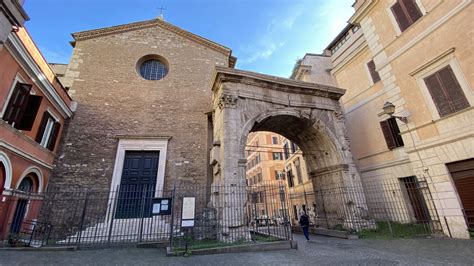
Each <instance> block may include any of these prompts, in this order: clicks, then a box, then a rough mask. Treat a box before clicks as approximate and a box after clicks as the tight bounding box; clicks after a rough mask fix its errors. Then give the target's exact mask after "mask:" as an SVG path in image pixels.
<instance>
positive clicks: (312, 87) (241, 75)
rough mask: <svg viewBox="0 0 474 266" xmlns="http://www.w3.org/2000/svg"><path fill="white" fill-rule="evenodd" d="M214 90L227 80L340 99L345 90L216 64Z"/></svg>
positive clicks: (213, 80)
mask: <svg viewBox="0 0 474 266" xmlns="http://www.w3.org/2000/svg"><path fill="white" fill-rule="evenodd" d="M212 82H213V84H211V86H212V91H216V90H217V89H218V88H220V87H221V85H222V84H223V83H225V82H232V83H240V84H246V85H253V86H258V87H263V88H268V89H273V90H279V91H285V92H290V93H302V94H308V95H314V96H321V97H327V98H330V99H333V100H339V99H340V98H341V97H342V95H344V93H345V90H344V89H340V88H337V87H331V86H326V85H321V84H316V83H309V82H304V81H299V80H293V79H286V78H280V77H275V76H269V75H264V74H259V73H255V72H250V71H244V70H238V69H233V68H227V67H221V66H216V68H215V71H214V77H213V79H212Z"/></svg>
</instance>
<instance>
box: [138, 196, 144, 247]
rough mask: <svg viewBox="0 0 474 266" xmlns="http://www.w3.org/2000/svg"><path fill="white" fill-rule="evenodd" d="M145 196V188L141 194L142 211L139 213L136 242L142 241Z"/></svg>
mask: <svg viewBox="0 0 474 266" xmlns="http://www.w3.org/2000/svg"><path fill="white" fill-rule="evenodd" d="M145 196H146V187H144V188H143V193H142V209H141V211H140V212H141V213H140V217H141V219H140V230H139V233H138V242H142V240H143V220H144V219H145V217H144V216H145Z"/></svg>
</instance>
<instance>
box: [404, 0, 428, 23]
mask: <svg viewBox="0 0 474 266" xmlns="http://www.w3.org/2000/svg"><path fill="white" fill-rule="evenodd" d="M401 4H402V6H403V7H404V8H405V11H406V14H407V15H408V18H409V19H410V25H411V24H413V23H415V21H417V20H418V19H419V18H421V17H422V16H423V14H422V13H421V10H420V8H419V7H418V4H416V2H415V0H401Z"/></svg>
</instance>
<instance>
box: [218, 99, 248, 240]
mask: <svg viewBox="0 0 474 266" xmlns="http://www.w3.org/2000/svg"><path fill="white" fill-rule="evenodd" d="M237 100H238V99H237V96H235V95H232V94H228V93H222V94H221V96H220V97H219V102H218V108H219V111H218V119H216V121H214V123H215V126H214V128H215V129H216V130H217V131H218V132H216V134H215V135H214V136H215V137H217V136H218V137H219V140H220V149H219V151H220V152H219V153H220V156H219V157H220V171H219V172H220V176H219V179H218V180H216V181H217V182H216V181H215V182H214V185H215V186H216V187H215V188H214V189H213V190H214V191H213V192H214V194H216V195H218V196H216V197H213V198H214V201H215V202H214V206H216V207H217V211H218V216H219V223H220V227H221V232H220V235H219V239H220V240H221V241H224V242H236V241H241V240H244V241H248V240H250V232H249V230H248V227H247V223H246V221H245V217H246V215H245V214H246V213H245V211H246V210H245V204H246V201H247V191H246V187H245V165H246V159H242V158H240V156H241V154H240V150H241V149H240V147H239V145H240V136H239V132H240V129H241V127H242V125H241V124H242V122H241V119H240V110H239V109H238V103H237ZM216 201H217V202H216Z"/></svg>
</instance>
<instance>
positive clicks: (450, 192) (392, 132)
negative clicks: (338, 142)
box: [294, 0, 474, 238]
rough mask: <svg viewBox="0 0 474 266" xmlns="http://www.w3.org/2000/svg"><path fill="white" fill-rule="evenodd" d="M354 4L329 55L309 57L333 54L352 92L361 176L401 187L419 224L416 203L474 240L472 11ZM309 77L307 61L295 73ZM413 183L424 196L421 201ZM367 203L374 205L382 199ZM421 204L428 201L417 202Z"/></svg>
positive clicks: (461, 0) (421, 4) (436, 0)
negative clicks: (412, 189)
mask: <svg viewBox="0 0 474 266" xmlns="http://www.w3.org/2000/svg"><path fill="white" fill-rule="evenodd" d="M354 8H355V13H354V15H353V16H352V17H351V18H350V20H349V24H348V26H347V27H346V28H345V29H344V30H343V31H342V32H341V33H340V34H339V35H338V36H337V37H336V38H335V39H334V41H333V42H331V43H330V45H329V46H328V47H327V49H326V51H325V55H311V54H310V55H309V56H310V57H311V56H313V57H327V56H330V59H331V61H332V70H331V71H330V73H331V74H332V76H333V77H334V78H335V80H336V82H337V85H338V86H339V87H341V88H344V89H346V90H347V92H346V94H345V95H344V96H343V98H342V99H341V101H342V103H343V105H344V108H345V112H346V114H345V115H346V119H347V127H348V132H349V137H350V142H351V149H352V152H353V155H354V157H355V159H356V163H357V166H358V168H359V171H360V173H361V177H362V180H363V182H364V183H365V184H368V183H370V182H373V181H378V182H398V183H399V185H400V186H402V187H406V188H407V191H408V193H407V195H405V197H406V199H405V201H406V205H403V206H402V207H401V208H405V209H407V212H406V215H407V216H412V219H414V220H415V221H417V220H418V215H417V211H416V210H415V209H416V208H415V205H419V206H422V205H426V204H431V203H432V204H433V205H434V206H431V207H432V208H430V206H422V207H421V209H424V208H425V209H426V208H429V209H430V211H429V212H430V213H429V216H430V219H432V220H433V221H432V222H433V224H434V226H435V227H437V229H438V230H439V231H441V232H443V233H444V234H445V235H448V236H451V237H455V238H468V237H469V232H468V228H469V227H470V228H471V229H472V228H474V199H473V197H472V194H473V193H474V134H473V132H474V120H473V117H474V108H473V106H474V92H473V86H474V75H473V74H474V67H473V66H474V56H473V54H472V51H473V48H474V46H473V38H472V36H473V33H474V20H473V19H472V14H474V5H473V4H472V1H471V0H449V1H442V0H386V1H385V0H384V1H380V0H365V1H364V0H358V1H356V2H355V3H354ZM307 56H308V55H307ZM310 72H311V68H309V70H308V67H305V66H304V64H303V65H302V66H299V67H297V69H296V71H295V74H294V76H295V78H297V79H302V80H305V75H306V76H307V75H309V73H310ZM383 107H385V109H384V108H383ZM393 109H394V110H393ZM410 186H416V187H417V188H421V189H422V191H424V192H423V195H422V196H421V197H420V196H416V195H415V196H416V197H418V199H417V200H414V196H413V195H412V194H410V190H409V187H410ZM387 193H388V192H387ZM375 196H376V197H384V195H383V193H381V194H379V195H375ZM366 197H367V199H368V204H369V205H370V198H373V197H374V195H367V192H366ZM400 197H403V195H400ZM423 198H424V199H429V200H427V202H428V203H423V204H422V203H420V202H417V201H424V200H423ZM409 209H412V210H411V211H410V210H409ZM413 210H415V211H413ZM400 219H402V218H400Z"/></svg>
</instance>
